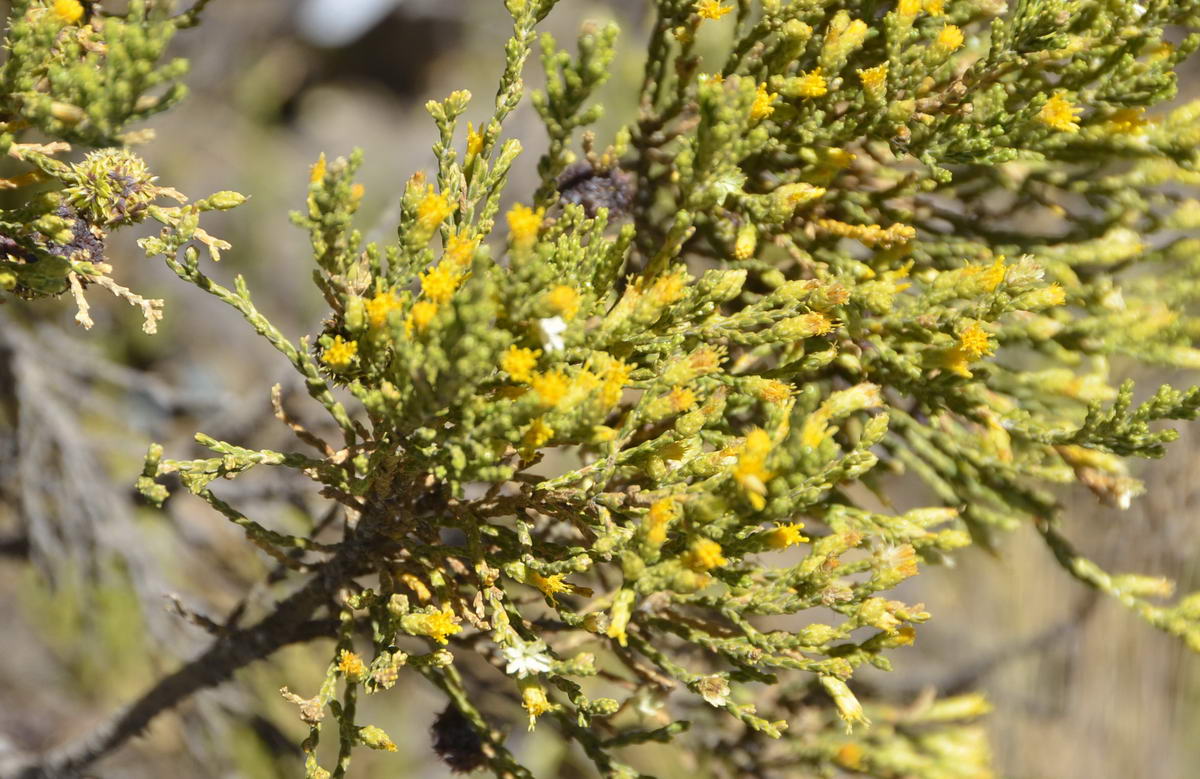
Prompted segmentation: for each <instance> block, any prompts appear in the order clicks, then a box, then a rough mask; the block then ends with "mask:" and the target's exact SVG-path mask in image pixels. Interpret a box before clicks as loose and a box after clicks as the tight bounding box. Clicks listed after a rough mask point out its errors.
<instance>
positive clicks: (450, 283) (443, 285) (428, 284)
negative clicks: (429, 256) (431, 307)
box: [421, 262, 466, 303]
mask: <svg viewBox="0 0 1200 779" xmlns="http://www.w3.org/2000/svg"><path fill="white" fill-rule="evenodd" d="M465 277H466V276H465V275H464V274H462V273H458V272H457V271H455V270H454V269H453V268H451V267H449V263H446V262H442V263H438V264H437V265H435V266H434V267H432V268H430V269H429V270H427V271H425V272H424V273H422V274H421V291H422V292H424V293H425V297H427V298H429V299H430V300H432V301H433V302H435V303H446V302H449V300H450V298H452V297H454V292H455V290H457V289H458V287H459V285H460V284H462V281H463V279H464V278H465Z"/></svg>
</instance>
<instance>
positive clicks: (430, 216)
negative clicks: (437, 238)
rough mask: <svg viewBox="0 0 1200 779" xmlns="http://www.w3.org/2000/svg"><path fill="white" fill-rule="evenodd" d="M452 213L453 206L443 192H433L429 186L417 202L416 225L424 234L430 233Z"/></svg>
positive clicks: (431, 186)
mask: <svg viewBox="0 0 1200 779" xmlns="http://www.w3.org/2000/svg"><path fill="white" fill-rule="evenodd" d="M452 213H454V204H452V203H451V202H450V198H448V197H447V196H446V194H445V193H444V192H434V191H433V185H432V184H430V185H428V186H427V188H426V190H425V194H424V196H422V198H421V199H420V201H418V202H417V224H418V225H420V226H421V229H422V230H423V231H425V232H426V233H432V232H433V231H434V230H436V229H438V227H440V226H441V224H442V222H443V221H444V220H445V219H446V217H448V216H450V214H452Z"/></svg>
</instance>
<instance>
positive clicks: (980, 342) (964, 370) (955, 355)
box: [941, 322, 993, 379]
mask: <svg viewBox="0 0 1200 779" xmlns="http://www.w3.org/2000/svg"><path fill="white" fill-rule="evenodd" d="M992 349H993V346H992V341H991V336H989V335H988V333H987V331H986V330H984V329H983V328H982V327H981V326H980V325H979V323H978V322H972V323H971V324H969V325H967V327H966V328H965V329H964V330H963V331H962V332H961V333H959V336H958V344H957V345H955V346H953V347H951V348H950V349H947V350H946V352H945V353H944V354H943V355H942V360H941V367H942V368H944V369H946V370H948V371H950V372H951V373H953V374H956V375H958V376H962V377H963V378H964V379H969V378H971V375H972V374H971V369H970V368H969V367H968V366H969V365H970V364H971V363H972V362H975V361H976V360H979V359H980V358H981V357H983V356H985V355H988V354H991V352H992Z"/></svg>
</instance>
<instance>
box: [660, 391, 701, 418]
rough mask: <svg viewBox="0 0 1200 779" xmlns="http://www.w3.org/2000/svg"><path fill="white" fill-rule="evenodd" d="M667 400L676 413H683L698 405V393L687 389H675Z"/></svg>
mask: <svg viewBox="0 0 1200 779" xmlns="http://www.w3.org/2000/svg"><path fill="white" fill-rule="evenodd" d="M667 399H668V400H669V401H670V403H671V410H672V411H675V412H676V413H682V412H684V411H687V410H688V409H690V408H691V407H692V406H694V405H696V393H695V392H692V391H691V390H690V389H688V388H687V387H675V388H674V389H672V390H671V394H670V395H668V396H667Z"/></svg>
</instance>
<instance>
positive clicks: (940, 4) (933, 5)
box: [925, 0, 946, 16]
mask: <svg viewBox="0 0 1200 779" xmlns="http://www.w3.org/2000/svg"><path fill="white" fill-rule="evenodd" d="M925 11H926V13H928V14H930V15H931V16H941V15H942V14H944V13H946V0H925Z"/></svg>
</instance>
